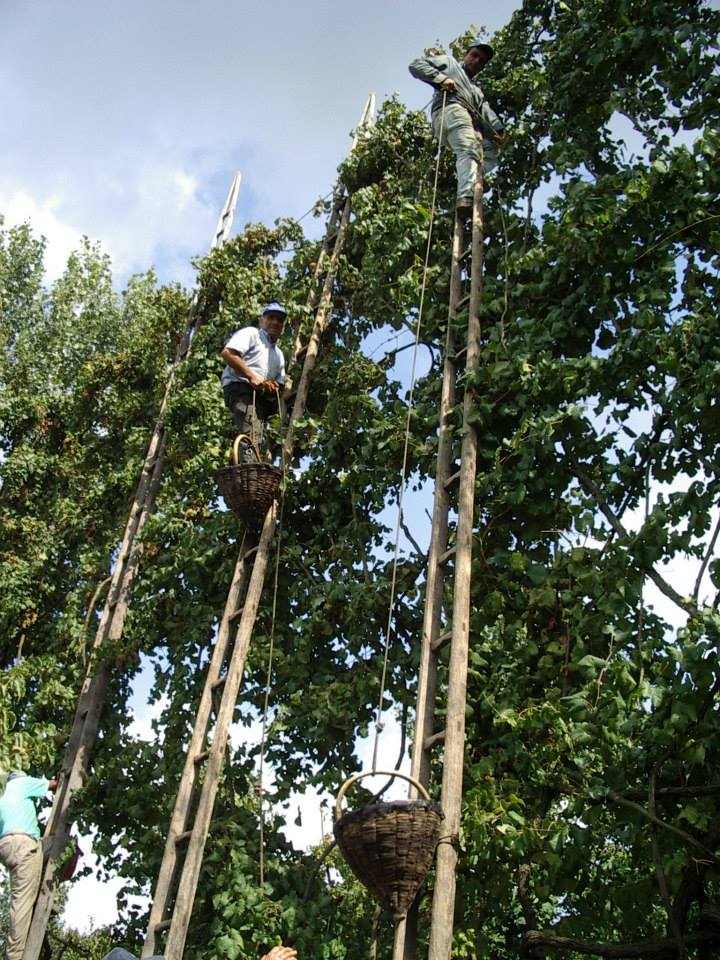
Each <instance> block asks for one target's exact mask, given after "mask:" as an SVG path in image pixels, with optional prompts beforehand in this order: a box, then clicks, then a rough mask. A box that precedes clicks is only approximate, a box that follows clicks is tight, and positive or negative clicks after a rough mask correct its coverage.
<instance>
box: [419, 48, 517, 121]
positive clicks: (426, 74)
mask: <svg viewBox="0 0 720 960" xmlns="http://www.w3.org/2000/svg"><path fill="white" fill-rule="evenodd" d="M409 70H410V73H411V74H412V75H413V76H414V77H416V78H417V79H418V80H423V81H424V82H425V83H429V84H430V86H432V87H435V96H434V97H433V102H432V112H433V113H435V111H436V110H439V109H440V108H441V107H442V103H443V91H442V90H441V89H440V84H441V83H442V81H443V80H444V79H445V78H446V77H449V78H450V79H451V80H454V81H455V93H448V94H447V95H446V100H445V102H446V103H460V104H462V106H463V107H465V109H466V110H467V111H468V113H469V114H470V116H471V117H472V121H473V126H474V127H475V129H476V130H480V131H481V132H482V133H483V134H484V135H485V136H489V137H492V135H493V133H502V130H503V125H502V121H501V120H500V118H499V117H498V115H497V114H496V113H495V111H494V110H493V109H492V107H491V106H490V105H489V104H488V102H487V100H486V99H485V95H484V94H483V92H482V89H481V87H480V81H479V80H478V79H477V78H476V77H474V78H472V79H471V78H470V77H469V76H468V75H467V73H465V68H464V67H463V65H462V64H461V63H458V61H457V60H456V59H455V57H451V56H448V55H447V54H441V55H440V56H437V57H418V58H417V60H413V62H412V63H411V64H410V67H409Z"/></svg>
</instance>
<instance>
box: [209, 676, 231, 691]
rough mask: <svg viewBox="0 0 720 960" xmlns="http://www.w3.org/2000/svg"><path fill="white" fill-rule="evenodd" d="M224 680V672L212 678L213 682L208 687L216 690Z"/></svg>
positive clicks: (225, 678) (225, 677)
mask: <svg viewBox="0 0 720 960" xmlns="http://www.w3.org/2000/svg"><path fill="white" fill-rule="evenodd" d="M226 680H227V674H226V673H224V674H223V675H222V676H221V677H218V679H217V680H213V682H212V683H211V684H210V688H211V689H212V690H217V688H218V687H222V686H223V684H224V683H225V681H226Z"/></svg>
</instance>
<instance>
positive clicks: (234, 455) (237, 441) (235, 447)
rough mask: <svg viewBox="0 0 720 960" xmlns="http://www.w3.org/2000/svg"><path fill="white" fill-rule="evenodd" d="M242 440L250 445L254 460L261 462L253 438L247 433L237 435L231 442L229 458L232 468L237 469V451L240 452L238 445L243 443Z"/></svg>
mask: <svg viewBox="0 0 720 960" xmlns="http://www.w3.org/2000/svg"><path fill="white" fill-rule="evenodd" d="M243 440H246V441H247V442H248V443H249V444H250V446H251V447H252V452H253V453H254V454H255V458H256V460H257V462H258V463H260V462H261V457H260V451H259V450H258V448H257V444H256V443H255V441H254V440H253V438H252V437H251V436H250V434H248V433H239V434H238V435H237V436H236V437H235V439H234V440H233V445H232V458H231V462H232V465H233V466H234V467H237V465H238V451H239V450H240V444H241V443H242V442H243Z"/></svg>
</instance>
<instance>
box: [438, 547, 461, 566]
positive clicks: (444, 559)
mask: <svg viewBox="0 0 720 960" xmlns="http://www.w3.org/2000/svg"><path fill="white" fill-rule="evenodd" d="M456 550H457V547H450V549H449V550H446V551H445V553H443V554H441V555H440V557H439V558H438V565H439V566H441V567H443V566H445V564H446V563H447V562H448V560H450V559H451V558H452V557H454V556H455V551H456Z"/></svg>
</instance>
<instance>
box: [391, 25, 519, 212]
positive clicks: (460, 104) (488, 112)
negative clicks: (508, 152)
mask: <svg viewBox="0 0 720 960" xmlns="http://www.w3.org/2000/svg"><path fill="white" fill-rule="evenodd" d="M493 53H494V51H493V48H492V47H491V46H490V45H489V44H487V43H483V41H482V40H481V39H480V38H479V37H476V39H475V40H474V41H473V42H472V43H471V44H470V47H469V48H468V51H467V53H466V54H465V56H464V57H463V61H462V63H459V62H458V61H457V60H456V59H455V58H454V57H452V56H449V55H448V54H442V55H440V56H432V57H430V56H426V57H418V59H417V60H413V62H412V63H411V64H410V73H411V74H412V75H413V76H414V77H417V79H418V80H423V81H424V82H425V83H429V84H430V85H431V86H432V87H434V88H435V96H434V97H433V101H432V108H431V111H432V127H433V133H434V134H435V136H436V137H438V138H439V137H440V136H441V134H442V142H443V144H447V145H448V146H449V147H450V149H451V150H452V152H453V153H454V154H455V163H456V168H457V207H458V211H459V212H460V213H462V214H469V213H470V211H471V210H472V202H473V192H474V189H475V178H476V175H477V168H478V164H479V163H480V144H481V143H482V146H483V154H482V156H483V161H484V162H483V171H484V173H485V174H488V173H490V171H491V170H494V169H495V167H496V166H497V148H498V144H501V143H502V142H503V125H502V122H501V121H500V119H499V118H498V116H497V114H496V113H495V111H494V110H493V109H492V108H491V107H490V106H489V104H488V102H487V100H486V99H485V96H484V94H483V92H482V89H481V88H480V81H479V79H478V74H479V73H480V71H481V70H482V68H483V67H484V66H485V64H487V63H488V62H489V61H490V59H491V58H492V56H493Z"/></svg>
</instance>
